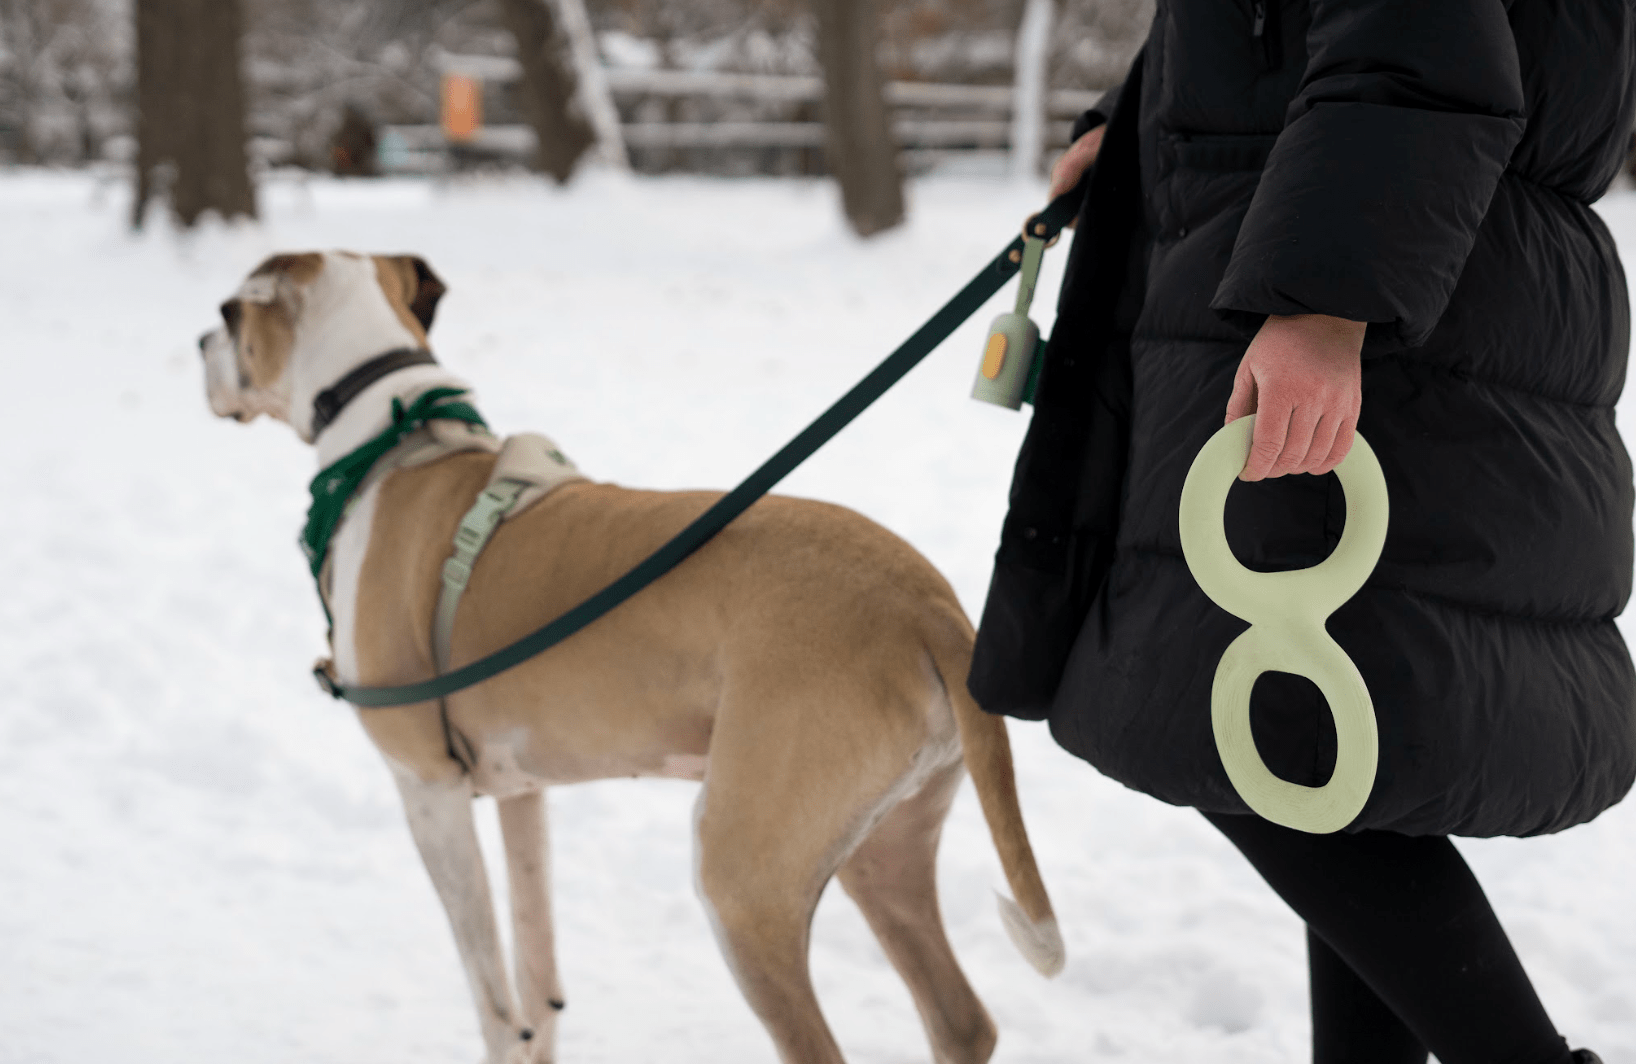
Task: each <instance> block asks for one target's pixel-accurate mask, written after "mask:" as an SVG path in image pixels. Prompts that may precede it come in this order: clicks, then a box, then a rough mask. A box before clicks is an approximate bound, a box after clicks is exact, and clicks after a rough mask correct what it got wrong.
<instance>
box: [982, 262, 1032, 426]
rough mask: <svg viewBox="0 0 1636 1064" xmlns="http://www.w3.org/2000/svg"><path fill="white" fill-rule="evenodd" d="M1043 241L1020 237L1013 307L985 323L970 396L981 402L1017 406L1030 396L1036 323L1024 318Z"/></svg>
mask: <svg viewBox="0 0 1636 1064" xmlns="http://www.w3.org/2000/svg"><path fill="white" fill-rule="evenodd" d="M1044 255H1045V241H1044V240H1041V239H1039V238H1038V237H1032V236H1031V237H1027V238H1026V239H1025V240H1024V241H1023V258H1022V283H1021V284H1020V285H1019V286H1018V288H1017V309H1015V310H1013V311H1012V312H1011V313H1010V314H1001V315H1000V316H999V317H998V318H995V319H994V323H993V324H992V325H990V326H989V327H988V339H987V340H985V341H984V342H983V360H982V362H980V363H978V366H977V380H976V382H975V383H973V384H972V386H971V397H972V398H973V399H981V400H982V401H983V402H985V403H993V404H994V405H995V406H1003V407H1006V408H1007V409H1009V410H1017V409H1019V408H1020V407H1021V406H1022V405H1023V402H1024V400H1027V401H1029V402H1032V401H1033V399H1034V380H1035V375H1036V372H1037V369H1038V365H1039V349H1040V347H1041V346H1042V345H1041V344H1040V327H1039V326H1038V325H1035V324H1034V323H1033V322H1032V321H1030V320H1029V318H1028V307H1029V305H1030V304H1031V303H1033V302H1034V286H1035V284H1036V283H1037V282H1038V281H1039V275H1040V259H1041V258H1043V257H1044Z"/></svg>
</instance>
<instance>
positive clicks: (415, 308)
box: [199, 251, 446, 442]
mask: <svg viewBox="0 0 1636 1064" xmlns="http://www.w3.org/2000/svg"><path fill="white" fill-rule="evenodd" d="M444 291H446V289H445V288H444V286H443V282H442V281H440V280H439V279H438V277H437V275H436V274H435V273H433V272H432V270H431V267H429V266H427V265H426V263H425V261H424V260H423V259H420V258H418V257H417V256H414V255H358V254H354V253H352V252H348V251H327V252H316V251H308V252H302V253H299V254H283V255H274V256H273V257H272V258H270V259H268V260H267V261H266V262H263V263H262V264H261V265H260V266H257V267H256V268H255V270H254V271H252V272H251V274H250V276H249V277H247V278H245V280H244V283H243V284H241V285H239V289H238V291H237V292H235V293H234V294H233V295H232V296H231V297H230V298H228V300H227V301H226V302H224V303H223V304H222V305H221V315H222V324H221V325H220V326H218V327H216V328H215V329H212V330H211V331H209V332H207V333H205V334H204V335H203V336H202V337H200V338H199V350H200V352H201V353H202V354H203V355H204V364H205V393H206V395H207V396H208V397H209V399H210V409H211V412H212V413H214V414H216V416H218V417H230V418H235V419H236V420H239V421H250V420H252V419H254V418H255V417H257V416H258V415H261V414H267V415H269V416H271V417H275V418H278V419H279V420H280V421H284V422H287V423H288V424H289V425H290V426H291V427H292V428H294V429H295V430H296V432H297V433H299V434H300V436H301V438H302V439H304V440H307V441H309V442H311V439H312V433H311V414H312V401H313V397H314V396H316V395H317V394H318V393H319V392H321V391H323V390H324V389H325V388H328V387H329V386H331V385H333V384H334V383H335V382H336V381H338V380H340V379H341V378H342V377H344V376H345V375H346V374H347V373H348V372H349V371H351V370H352V369H354V368H356V367H357V366H359V365H361V364H362V363H364V362H366V361H368V360H369V359H371V358H374V357H375V356H376V355H379V354H382V353H383V352H386V351H390V350H393V349H394V348H400V347H425V346H426V330H427V329H429V328H431V325H432V317H433V315H434V314H435V313H436V311H437V303H438V300H439V299H441V298H442V296H443V293H444Z"/></svg>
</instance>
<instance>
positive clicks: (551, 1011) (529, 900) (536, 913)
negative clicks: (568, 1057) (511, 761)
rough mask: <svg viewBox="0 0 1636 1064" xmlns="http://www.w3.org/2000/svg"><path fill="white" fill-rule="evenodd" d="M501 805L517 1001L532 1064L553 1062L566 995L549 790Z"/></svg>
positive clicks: (511, 798)
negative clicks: (555, 908) (528, 1033)
mask: <svg viewBox="0 0 1636 1064" xmlns="http://www.w3.org/2000/svg"><path fill="white" fill-rule="evenodd" d="M498 805H499V809H500V833H501V835H502V836H503V837H504V838H505V843H506V872H507V875H508V878H509V879H510V880H511V920H512V925H511V926H512V941H513V943H514V944H515V947H516V949H515V953H516V955H517V957H516V961H517V964H516V968H517V1000H518V1004H519V1005H520V1006H521V1008H522V1022H523V1023H526V1024H528V1025H529V1026H530V1027H532V1028H533V1029H534V1044H533V1045H532V1046H531V1047H530V1049H531V1051H532V1053H533V1055H532V1056H531V1057H529V1064H550V1062H552V1061H555V1060H556V1059H557V1057H556V1045H557V1013H558V1012H560V1011H562V1006H563V997H562V983H561V982H560V981H559V979H558V977H557V949H556V934H555V931H554V927H553V924H552V920H551V844H550V832H549V830H548V828H547V827H546V805H545V793H544V792H543V791H533V792H531V793H527V794H518V795H513V796H512V797H510V798H502V799H500V801H499V803H498Z"/></svg>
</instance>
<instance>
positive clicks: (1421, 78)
mask: <svg viewBox="0 0 1636 1064" xmlns="http://www.w3.org/2000/svg"><path fill="white" fill-rule="evenodd" d="M1633 100H1636V11H1633V4H1632V2H1631V0H1582V2H1577V3H1573V4H1564V3H1560V2H1557V0H1438V2H1437V3H1427V2H1425V0H1282V2H1280V0H1157V5H1156V11H1155V17H1154V23H1153V28H1152V31H1151V33H1150V35H1149V37H1148V39H1147V42H1146V45H1145V46H1144V48H1143V50H1142V52H1141V53H1140V54H1139V56H1138V57H1137V59H1136V61H1135V63H1134V64H1133V65H1132V67H1131V70H1130V73H1129V76H1128V77H1127V79H1126V80H1125V82H1124V84H1123V85H1122V86H1121V87H1120V88H1118V89H1116V90H1114V91H1113V92H1112V93H1110V94H1109V95H1108V97H1107V98H1106V99H1104V100H1103V101H1102V103H1100V104H1099V105H1098V106H1097V107H1096V108H1095V109H1094V110H1093V111H1092V112H1091V113H1089V114H1088V115H1086V116H1084V117H1083V118H1082V119H1081V120H1080V123H1079V125H1078V127H1077V128H1076V130H1075V134H1076V137H1075V141H1074V143H1073V146H1072V147H1071V148H1070V149H1069V151H1068V152H1067V154H1066V155H1065V156H1064V157H1063V158H1062V159H1061V160H1060V161H1059V162H1058V164H1057V166H1056V168H1055V171H1054V174H1053V194H1056V193H1060V192H1062V191H1064V190H1066V189H1067V188H1069V187H1072V186H1074V185H1075V184H1076V183H1077V181H1078V179H1079V177H1080V175H1082V174H1085V173H1087V172H1088V173H1089V184H1088V190H1087V192H1086V194H1085V201H1084V205H1083V209H1082V210H1081V213H1080V216H1079V222H1078V230H1077V233H1076V235H1075V239H1074V244H1073V247H1072V249H1071V252H1070V256H1069V262H1068V267H1067V271H1066V274H1065V278H1064V282H1063V288H1062V295H1061V300H1060V304H1059V308H1058V318H1057V324H1056V328H1055V330H1054V335H1053V336H1052V338H1051V342H1050V345H1049V347H1048V348H1047V351H1046V354H1045V364H1044V367H1043V371H1042V377H1041V380H1040V384H1039V388H1038V394H1037V404H1036V412H1035V415H1034V419H1033V422H1032V423H1031V425H1030V427H1029V430H1028V434H1027V436H1026V438H1025V441H1024V443H1023V446H1022V450H1021V453H1020V454H1019V456H1018V459H1017V467H1016V475H1015V480H1014V482H1013V486H1012V493H1011V508H1010V512H1009V513H1008V515H1007V518H1006V521H1005V525H1004V528H1003V531H1002V535H1001V542H1000V547H999V551H998V554H997V556H996V564H995V572H994V577H993V582H992V585H991V587H990V591H989V597H988V601H987V604H986V606H985V609H984V612H983V618H982V623H981V626H980V629H979V634H978V642H977V650H976V656H975V659H974V662H973V666H972V673H971V677H970V687H971V690H972V692H973V694H974V695H975V696H976V697H977V699H978V701H979V702H981V703H982V705H983V707H984V708H985V709H987V710H989V711H990V712H995V713H1004V714H1009V715H1012V716H1016V717H1021V718H1025V719H1035V720H1038V719H1049V721H1050V726H1051V730H1052V733H1053V735H1054V736H1055V737H1056V739H1057V741H1058V742H1059V743H1060V744H1061V745H1062V746H1063V747H1065V748H1066V749H1067V750H1069V751H1070V752H1072V753H1074V754H1076V755H1078V756H1079V757H1082V758H1084V759H1085V760H1086V761H1088V762H1090V763H1091V764H1092V765H1094V766H1096V767H1097V768H1098V769H1100V770H1101V771H1102V772H1103V773H1105V774H1107V775H1108V776H1110V777H1112V778H1113V779H1116V780H1119V781H1120V782H1122V783H1124V784H1126V785H1127V786H1130V787H1133V788H1135V789H1137V790H1140V791H1144V792H1146V793H1148V794H1150V795H1153V796H1154V797H1156V798H1159V799H1161V800H1163V801H1166V802H1171V803H1174V804H1177V805H1188V806H1193V807H1195V808H1197V809H1198V810H1200V811H1201V812H1202V813H1203V815H1204V816H1205V817H1206V818H1207V819H1208V820H1209V821H1210V823H1211V824H1213V825H1215V826H1216V827H1217V828H1218V829H1220V830H1221V831H1222V833H1223V834H1225V835H1226V837H1227V838H1228V839H1229V840H1230V841H1231V842H1232V843H1233V844H1234V845H1235V846H1236V847H1238V849H1239V850H1240V851H1242V852H1243V854H1244V855H1245V857H1247V858H1248V859H1249V861H1250V862H1251V863H1252V864H1253V865H1254V866H1255V868H1256V869H1257V870H1258V871H1259V872H1260V873H1261V875H1262V876H1263V877H1264V878H1265V879H1266V880H1267V882H1268V883H1269V884H1270V885H1271V886H1272V888H1273V889H1274V890H1275V891H1277V892H1278V893H1279V894H1280V895H1281V896H1282V897H1283V898H1284V900H1285V901H1286V902H1287V903H1288V904H1289V905H1290V906H1291V907H1292V908H1293V909H1294V910H1295V912H1296V913H1297V914H1299V915H1300V916H1301V917H1302V918H1303V919H1304V920H1305V921H1306V924H1307V928H1308V953H1309V961H1310V973H1311V992H1312V1003H1311V1004H1312V1019H1313V1059H1314V1062H1315V1064H1407V1062H1414V1064H1421V1062H1424V1061H1425V1060H1426V1059H1427V1054H1428V1052H1430V1053H1435V1054H1436V1056H1437V1059H1438V1060H1439V1061H1441V1062H1442V1064H1570V1062H1573V1064H1590V1062H1594V1061H1596V1059H1597V1058H1596V1056H1595V1054H1594V1053H1591V1052H1589V1051H1588V1050H1579V1051H1577V1052H1573V1053H1570V1051H1569V1048H1568V1045H1567V1043H1566V1041H1565V1040H1564V1038H1563V1037H1562V1035H1561V1034H1560V1033H1559V1032H1558V1031H1557V1029H1556V1028H1555V1026H1554V1025H1553V1024H1552V1022H1551V1020H1550V1018H1549V1017H1548V1016H1547V1014H1546V1012H1545V1009H1544V1007H1543V1006H1542V1005H1541V1003H1540V1001H1539V999H1538V996H1537V995H1536V994H1535V992H1534V989H1533V987H1532V985H1531V984H1530V982H1529V979H1528V977H1527V974H1526V973H1525V972H1524V970H1523V968H1522V965H1521V964H1520V962H1519V961H1518V959H1517V957H1516V954H1515V952H1514V951H1513V949H1512V947H1511V944H1510V942H1509V941H1508V939H1507V937H1506V935H1505V932H1504V930H1503V929H1502V928H1501V926H1500V924H1499V921H1498V920H1497V919H1496V918H1495V915H1494V913H1493V911H1492V909H1491V908H1490V906H1489V904H1488V901H1487V899H1486V898H1485V896H1484V894H1483V891H1482V888H1481V887H1480V885H1479V884H1478V883H1477V881H1476V879H1475V878H1474V877H1473V875H1472V873H1471V871H1470V870H1469V868H1467V866H1466V864H1465V863H1464V861H1463V860H1462V859H1461V857H1460V854H1459V852H1458V851H1457V850H1456V849H1455V848H1454V846H1453V844H1452V843H1451V842H1450V841H1449V836H1451V835H1465V836H1493V835H1536V834H1543V833H1548V832H1555V831H1561V830H1563V829H1564V828H1568V827H1571V826H1573V825H1575V824H1580V823H1584V822H1585V821H1588V820H1590V819H1592V818H1594V817H1595V816H1597V815H1598V814H1599V813H1601V812H1602V811H1603V810H1605V809H1607V808H1608V807H1609V806H1611V805H1613V804H1614V803H1616V802H1618V801H1619V800H1620V799H1621V798H1623V797H1624V795H1625V793H1626V792H1627V791H1628V790H1629V788H1630V786H1631V783H1632V780H1633V779H1636V673H1633V669H1632V664H1631V659H1630V656H1629V654H1628V652H1627V650H1626V648H1625V644H1624V642H1623V640H1622V639H1621V637H1620V634H1619V631H1618V629H1617V628H1616V627H1615V624H1614V618H1615V617H1616V616H1617V615H1618V614H1619V612H1620V611H1621V610H1622V609H1623V608H1624V605H1625V603H1626V600H1627V599H1628V597H1629V594H1630V589H1631V569H1632V524H1631V522H1632V502H1633V493H1632V484H1631V464H1630V460H1629V458H1628V456H1627V454H1626V451H1625V448H1624V445H1623V443H1622V442H1621V440H1620V438H1619V434H1618V431H1617V429H1616V428H1615V425H1614V404H1615V403H1616V401H1617V400H1618V398H1619V394H1620V391H1621V389H1622V388H1623V384H1624V377H1625V364H1626V359H1627V354H1628V349H1629V339H1630V337H1629V307H1628V302H1627V294H1626V287H1625V278H1624V273H1623V271H1622V268H1621V266H1620V263H1619V258H1618V254H1617V252H1616V250H1615V247H1614V242H1613V240H1612V238H1611V237H1610V235H1609V233H1608V231H1607V228H1606V227H1605V226H1604V225H1603V224H1602V222H1601V220H1600V219H1599V218H1598V217H1597V215H1596V214H1595V213H1594V212H1593V211H1592V210H1591V207H1590V204H1591V203H1593V202H1594V201H1595V200H1596V199H1597V198H1599V197H1600V196H1601V195H1602V194H1603V193H1604V192H1605V191H1606V190H1607V188H1608V187H1609V185H1610V183H1611V182H1612V181H1613V179H1614V177H1615V176H1616V175H1617V174H1618V172H1619V169H1620V167H1621V165H1622V163H1623V161H1624V159H1625V155H1626V152H1627V147H1628V144H1629V139H1630V131H1631V128H1632V118H1633V114H1632V110H1633V108H1632V101H1633ZM1093 164H1094V165H1093ZM1249 413H1255V414H1256V415H1257V418H1256V424H1255V426H1254V437H1253V443H1252V446H1251V450H1250V456H1249V459H1248V461H1247V463H1246V465H1245V467H1244V470H1243V473H1242V474H1241V480H1242V481H1243V483H1241V484H1239V485H1236V486H1235V488H1234V491H1233V494H1232V496H1231V497H1230V498H1229V501H1228V504H1227V514H1226V527H1227V533H1228V539H1229V542H1230V543H1231V544H1232V545H1233V548H1234V550H1235V553H1237V555H1238V556H1239V557H1240V559H1242V560H1243V561H1244V562H1245V564H1247V565H1249V566H1250V567H1251V568H1253V569H1257V570H1262V571H1274V570H1289V569H1302V568H1307V567H1310V566H1313V565H1316V564H1317V563H1318V562H1320V561H1321V560H1322V559H1323V558H1324V557H1325V556H1326V555H1327V553H1328V552H1329V551H1330V550H1331V549H1332V548H1333V547H1334V545H1335V543H1336V542H1337V540H1338V538H1339V535H1340V533H1341V530H1342V529H1343V528H1344V527H1345V522H1346V516H1345V499H1344V495H1343V494H1342V493H1341V491H1340V488H1339V485H1338V484H1337V483H1336V482H1335V478H1333V477H1328V476H1320V475H1297V474H1324V473H1327V472H1329V471H1330V470H1332V469H1333V468H1334V467H1335V465H1336V464H1337V463H1338V462H1340V461H1341V460H1342V459H1343V458H1344V457H1345V455H1346V454H1347V452H1348V451H1349V449H1350V447H1351V445H1352V441H1353V439H1354V431H1357V432H1361V433H1362V434H1363V435H1364V436H1365V437H1366V438H1367V439H1368V440H1369V442H1370V444H1371V446H1372V447H1373V448H1374V450H1375V452H1376V454H1377V455H1378V456H1379V459H1380V462H1381V466H1382V468H1383V470H1384V472H1385V476H1386V481H1387V484H1388V487H1389V490H1390V494H1391V524H1390V528H1389V530H1388V533H1387V539H1386V545H1385V549H1384V552H1383V554H1382V556H1381V559H1380V563H1379V565H1378V567H1377V568H1376V569H1375V571H1374V573H1373V575H1372V576H1371V578H1370V579H1369V581H1368V583H1367V584H1366V585H1365V586H1364V587H1363V589H1362V590H1361V591H1360V592H1359V593H1358V594H1357V595H1356V596H1355V597H1354V598H1353V599H1352V600H1351V601H1350V602H1349V603H1347V604H1346V605H1345V606H1343V607H1342V608H1341V609H1339V610H1338V611H1337V612H1336V613H1335V614H1334V615H1333V616H1332V617H1331V618H1330V620H1329V623H1328V629H1329V632H1330V634H1331V635H1332V636H1333V637H1334V638H1335V639H1336V641H1337V642H1338V643H1339V644H1340V645H1341V647H1342V648H1343V649H1344V650H1345V651H1346V652H1347V654H1348V655H1349V656H1350V657H1351V658H1352V659H1353V661H1354V662H1356V664H1357V666H1358V669H1359V671H1360V672H1361V673H1362V675H1363V677H1364V679H1365V681H1366V682H1367V683H1368V686H1369V690H1370V692H1371V694H1372V696H1373V700H1374V706H1375V712H1376V715H1377V718H1378V721H1379V732H1380V760H1379V771H1378V775H1377V778H1376V782H1375V786H1374V790H1373V792H1372V793H1371V795H1370V798H1369V800H1368V803H1367V804H1366V805H1365V807H1364V808H1363V811H1362V812H1361V813H1360V814H1359V815H1358V817H1357V818H1356V820H1355V821H1354V822H1353V823H1352V824H1351V825H1349V827H1348V828H1347V829H1346V830H1345V831H1342V832H1338V833H1335V834H1332V835H1308V834H1304V833H1302V832H1299V831H1294V830H1290V829H1287V828H1283V827H1279V826H1277V825H1274V824H1271V823H1269V822H1267V821H1264V820H1262V819H1260V818H1258V817H1256V816H1254V815H1252V814H1250V813H1249V810H1248V808H1247V806H1246V805H1245V804H1244V802H1243V801H1242V800H1241V799H1240V798H1239V796H1238V795H1237V794H1236V793H1235V792H1234V790H1233V788H1232V786H1231V785H1230V783H1229V782H1228V779H1227V776H1226V773H1225V771H1224V770H1223V768H1222V765H1221V761H1220V759H1219V756H1218V754H1217V751H1216V748H1215V743H1214V738H1213V733H1212V729H1211V722H1210V692H1211V684H1212V680H1213V678H1214V674H1215V669H1216V665H1217V663H1218V662H1219V661H1220V659H1221V656H1222V653H1223V651H1225V650H1226V648H1227V645H1228V643H1230V642H1231V641H1232V640H1233V639H1234V638H1235V637H1236V636H1237V635H1238V634H1239V633H1240V632H1242V631H1243V630H1244V628H1245V627H1246V626H1245V624H1244V622H1242V621H1239V620H1238V619H1237V618H1234V617H1233V616H1231V615H1230V614H1228V613H1226V612H1225V611H1223V610H1221V609H1219V608H1218V607H1216V606H1214V605H1213V604H1212V603H1210V601H1209V600H1208V599H1206V598H1205V596H1204V594H1203V592H1202V591H1200V589H1199V587H1198V585H1197V584H1196V583H1195V582H1194V580H1193V578H1192V576H1191V574H1190V573H1189V571H1188V569H1187V566H1186V564H1185V562H1184V560H1183V557H1182V550H1181V543H1180V534H1179V531H1178V527H1177V521H1178V516H1177V515H1178V502H1179V499H1180V496H1181V490H1182V482H1183V480H1184V478H1185V476H1186V474H1187V471H1188V468H1189V466H1190V464H1191V462H1192V460H1193V458H1194V456H1195V455H1197V454H1198V452H1199V450H1200V448H1201V447H1202V446H1203V445H1204V443H1205V442H1206V441H1207V440H1208V439H1209V438H1210V437H1211V436H1212V435H1213V434H1214V433H1215V431H1216V430H1217V429H1219V428H1220V426H1221V425H1222V424H1223V421H1224V420H1225V421H1232V420H1234V419H1235V418H1238V417H1242V416H1244V415H1246V414H1249ZM1251 723H1252V728H1253V732H1254V735H1255V740H1256V745H1257V747H1258V749H1259V752H1260V754H1261V756H1262V758H1263V760H1264V761H1265V762H1266V763H1267V765H1268V767H1269V768H1271V769H1272V771H1273V772H1274V773H1275V774H1277V775H1278V776H1280V777H1282V778H1283V779H1285V780H1288V781H1290V782H1293V783H1298V784H1303V785H1307V786H1319V785H1321V784H1323V783H1324V782H1325V781H1326V780H1327V779H1328V777H1329V774H1330V772H1331V770H1332V769H1333V767H1334V763H1335V744H1336V740H1335V731H1334V727H1333V721H1332V720H1331V718H1330V717H1329V714H1328V711H1327V709H1326V707H1325V704H1324V701H1323V698H1322V696H1321V695H1320V694H1319V693H1318V691H1317V689H1316V688H1315V687H1314V686H1312V685H1311V684H1310V683H1309V682H1307V681H1306V680H1304V679H1302V678H1299V677H1295V676H1290V675H1285V674H1280V673H1268V674H1265V675H1264V676H1263V677H1262V678H1261V680H1260V681H1258V683H1257V685H1256V688H1255V693H1254V696H1253V699H1252V710H1251ZM1571 876H1572V870H1571V869H1564V870H1563V889H1564V890H1570V889H1572V879H1571Z"/></svg>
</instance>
